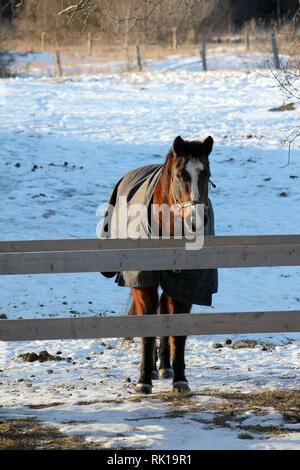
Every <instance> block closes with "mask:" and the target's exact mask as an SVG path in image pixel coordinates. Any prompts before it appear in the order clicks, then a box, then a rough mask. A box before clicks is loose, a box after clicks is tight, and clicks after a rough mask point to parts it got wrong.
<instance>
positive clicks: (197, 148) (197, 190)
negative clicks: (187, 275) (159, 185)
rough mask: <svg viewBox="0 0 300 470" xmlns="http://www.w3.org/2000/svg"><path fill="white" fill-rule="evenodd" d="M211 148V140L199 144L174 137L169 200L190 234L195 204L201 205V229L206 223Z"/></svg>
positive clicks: (194, 225)
mask: <svg viewBox="0 0 300 470" xmlns="http://www.w3.org/2000/svg"><path fill="white" fill-rule="evenodd" d="M212 147H213V139H212V137H210V136H209V137H207V138H206V139H205V140H204V141H203V142H201V141H187V140H183V139H182V138H181V137H180V136H178V137H176V139H175V140H174V143H173V148H172V151H173V165H172V177H171V191H172V196H173V199H174V202H175V203H176V205H177V208H178V210H179V211H180V213H181V215H182V216H184V218H185V220H186V221H188V224H189V227H190V228H191V229H192V231H193V232H194V231H195V230H196V210H197V207H199V206H197V205H198V204H203V205H204V225H205V224H206V223H207V210H208V185H209V182H210V169H209V158H208V157H209V154H210V153H211V151H212ZM212 184H213V183H212Z"/></svg>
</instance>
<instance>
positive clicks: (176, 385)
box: [173, 381, 191, 393]
mask: <svg viewBox="0 0 300 470" xmlns="http://www.w3.org/2000/svg"><path fill="white" fill-rule="evenodd" d="M190 391H191V389H190V387H189V384H188V383H187V382H184V381H179V382H173V392H175V393H186V392H190Z"/></svg>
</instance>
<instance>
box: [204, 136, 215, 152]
mask: <svg viewBox="0 0 300 470" xmlns="http://www.w3.org/2000/svg"><path fill="white" fill-rule="evenodd" d="M213 144H214V139H213V138H212V137H211V136H208V137H206V139H205V140H204V141H203V145H204V148H205V153H206V155H209V154H210V152H211V151H212V148H213Z"/></svg>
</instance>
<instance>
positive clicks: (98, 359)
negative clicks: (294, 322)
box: [0, 53, 300, 450]
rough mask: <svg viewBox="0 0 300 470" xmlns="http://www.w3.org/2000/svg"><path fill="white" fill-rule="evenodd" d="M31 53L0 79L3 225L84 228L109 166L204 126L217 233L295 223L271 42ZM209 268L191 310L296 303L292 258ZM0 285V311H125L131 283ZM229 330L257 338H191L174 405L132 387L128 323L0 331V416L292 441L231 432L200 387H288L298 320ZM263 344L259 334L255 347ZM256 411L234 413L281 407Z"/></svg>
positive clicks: (81, 427) (110, 174)
mask: <svg viewBox="0 0 300 470" xmlns="http://www.w3.org/2000/svg"><path fill="white" fill-rule="evenodd" d="M42 60H44V62H45V63H46V64H48V65H47V67H48V68H47V70H46V72H45V68H43V67H39V65H35V66H34V68H30V67H29V65H28V64H30V63H31V62H32V60H29V59H28V63H27V66H26V67H27V68H26V70H25V71H24V73H23V74H21V75H19V76H17V77H16V78H12V79H4V80H1V83H0V87H1V88H0V107H1V120H0V126H1V127H0V143H1V161H0V165H1V172H0V193H1V201H2V205H1V213H0V234H1V236H0V237H1V239H2V240H13V239H15V240H17V239H19V240H21V239H43V238H45V239H47V238H93V237H95V236H96V227H97V224H98V222H99V217H97V215H96V211H97V207H98V205H99V204H103V203H105V202H106V201H107V200H108V197H109V195H110V192H111V190H112V188H113V186H114V184H115V183H116V182H117V180H118V179H119V178H120V177H121V176H122V175H123V174H124V173H125V172H127V171H128V170H130V169H133V168H136V167H138V166H142V165H144V164H149V163H156V162H157V163H160V162H163V160H164V157H165V155H166V153H167V152H168V149H169V147H170V146H171V144H172V142H173V140H174V138H175V137H176V136H177V135H181V136H182V137H183V138H185V139H195V138H201V139H202V138H205V137H206V136H207V135H212V136H213V138H214V141H215V144H214V150H213V153H212V156H211V170H212V180H213V181H214V183H216V185H217V187H216V189H212V190H211V199H212V202H213V205H214V209H215V217H216V233H217V234H218V235H256V234H258V235H260V234H297V233H299V226H300V211H299V202H300V188H299V178H300V163H299V156H300V155H299V154H300V152H299V143H298V142H294V144H293V147H292V152H291V161H290V163H289V165H286V164H287V159H288V152H287V145H286V144H285V143H284V138H285V136H286V134H287V133H288V132H289V130H290V129H292V128H293V127H295V126H296V125H297V123H299V114H300V110H299V106H296V109H295V110H294V111H284V112H270V111H269V109H270V108H272V107H276V106H280V105H281V104H282V103H283V101H285V97H284V95H283V94H282V93H281V92H280V90H279V89H278V87H276V84H275V83H274V80H273V78H272V75H271V73H270V71H269V70H268V67H267V66H266V63H267V60H268V58H266V57H265V56H262V55H260V56H259V55H258V54H257V55H256V56H255V57H253V55H252V57H251V56H249V54H244V55H242V54H239V55H238V56H234V55H233V54H229V53H224V54H223V55H221V54H219V55H215V56H211V57H208V65H209V66H210V65H211V66H212V64H214V66H213V68H214V70H211V69H210V71H208V72H206V73H204V72H202V71H201V63H200V62H199V60H198V59H197V58H195V57H190V58H181V57H179V56H177V57H176V56H172V57H169V58H167V59H166V60H161V61H158V60H156V61H149V62H147V63H146V64H144V70H143V72H136V71H133V72H131V73H120V71H122V68H121V69H120V70H116V71H115V72H110V73H100V72H95V73H84V74H82V75H78V76H76V75H73V74H71V73H70V74H68V73H67V74H66V75H65V76H64V77H62V78H61V79H56V78H55V77H54V76H53V69H52V68H51V67H52V64H51V58H49V56H48V55H47V54H45V55H42V56H41V57H39V58H38V64H39V63H40V62H41V61H42ZM245 64H246V65H245ZM258 64H259V65H258ZM119 65H120V64H119ZM114 67H115V68H116V69H117V67H118V64H114ZM258 67H261V68H258ZM262 67H265V68H262ZM110 70H112V69H110ZM25 72H26V73H25ZM16 164H17V165H16ZM219 278H220V281H219V284H220V287H219V293H218V294H216V295H215V296H214V299H213V306H212V307H210V308H209V307H197V306H196V307H193V312H208V313H214V312H226V311H228V312H230V311H231V312H235V311H256V310H297V309H299V302H300V298H299V280H300V268H299V267H280V268H251V269H250V268H249V269H223V270H219ZM0 286H1V300H0V314H6V315H7V318H9V319H14V318H19V317H22V318H43V317H45V318H46V317H67V316H88V315H98V314H102V315H123V314H126V311H127V308H128V289H124V288H119V287H118V286H117V285H116V284H114V282H113V281H112V280H109V279H105V278H104V277H102V276H101V275H100V274H97V273H92V274H90V273H89V274H86V273H82V274H67V275H64V274H58V275H35V276H31V275H30V276H29V275H27V276H2V277H1V278H0ZM0 321H1V320H0ZM230 338H231V339H232V341H233V342H237V341H240V340H242V339H255V340H256V341H257V346H256V347H255V348H241V349H233V348H231V347H230V346H224V347H223V348H221V349H215V348H213V347H212V343H213V342H221V343H222V344H224V340H225V337H224V336H191V337H189V338H188V341H187V348H186V367H187V376H188V379H189V383H190V387H191V389H192V391H194V392H195V395H193V396H192V397H191V398H190V404H189V405H180V406H179V405H178V406H179V407H178V408H177V412H176V408H174V405H172V402H168V401H163V400H162V399H160V398H158V397H155V395H154V396H153V397H150V396H149V397H148V396H147V397H143V396H140V397H138V396H137V395H136V393H135V392H134V386H133V385H134V381H136V380H137V379H138V369H139V359H140V349H139V340H138V339H136V341H135V343H134V344H132V345H124V344H123V343H122V340H121V339H113V338H111V339H104V340H102V339H101V338H100V339H99V338H98V339H92V340H76V341H75V340H74V341H71V340H60V341H59V340H57V341H34V342H19V343H17V342H15V343H10V342H0V369H1V371H0V382H1V391H0V394H1V408H0V419H2V418H16V419H20V418H23V417H24V416H27V417H36V418H37V419H39V420H41V421H42V422H43V423H47V424H55V425H56V426H57V427H58V428H59V429H60V430H61V431H62V432H64V433H67V434H79V435H83V436H84V438H85V439H86V440H87V441H90V442H95V441H100V442H102V443H103V446H104V448H114V447H116V448H136V447H138V448H141V447H142V448H146V449H156V450H163V449H174V450H177V449H207V450H208V449H249V450H254V449H300V440H299V425H297V424H288V430H287V431H286V433H284V434H283V435H279V436H276V437H272V438H267V437H266V435H264V436H263V437H261V436H260V435H257V434H254V438H253V439H241V438H239V433H240V431H239V428H238V426H237V423H232V422H231V423H230V424H231V425H230V427H218V426H216V425H214V424H212V423H213V416H214V411H213V409H212V408H211V406H212V405H213V404H214V403H216V402H217V401H218V400H219V399H217V398H214V397H212V396H210V394H209V392H214V391H240V392H245V393H246V392H261V391H264V390H296V389H299V341H300V334H299V333H290V334H264V335H262V334H257V335H254V334H252V335H231V336H230ZM262 344H269V345H271V347H270V349H268V350H267V351H262V349H261V345H262ZM108 346H109V347H108ZM42 350H47V351H48V352H49V353H51V354H54V355H55V354H56V353H57V351H61V353H62V354H61V356H62V357H63V358H64V359H63V360H61V361H52V362H46V363H40V362H33V363H28V362H25V361H23V360H22V359H20V358H18V355H19V354H22V353H24V352H31V351H35V352H37V353H39V352H40V351H42ZM67 358H71V359H68V360H67ZM87 358H88V359H87ZM127 378H130V379H131V381H127V382H126V379H127ZM169 391H171V382H170V381H169V380H160V381H154V387H153V392H154V394H155V393H158V392H164V393H165V392H169ZM197 393H201V395H199V394H197ZM205 393H206V394H205ZM50 405H52V406H50ZM197 407H198V408H199V410H197ZM192 408H193V409H192ZM265 411H266V413H265V414H264V415H263V416H257V415H256V414H253V413H250V412H246V411H245V413H244V414H243V418H246V421H247V422H248V423H249V424H251V425H256V424H262V423H263V424H264V425H269V424H271V425H274V424H275V425H276V424H281V425H283V426H284V422H283V418H282V415H281V414H279V413H278V412H276V411H275V410H274V409H272V408H270V409H268V410H265ZM247 413H248V414H247ZM244 423H245V421H244ZM293 429H294V431H293Z"/></svg>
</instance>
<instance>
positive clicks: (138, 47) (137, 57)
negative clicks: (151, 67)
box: [136, 45, 142, 72]
mask: <svg viewBox="0 0 300 470" xmlns="http://www.w3.org/2000/svg"><path fill="white" fill-rule="evenodd" d="M136 59H137V64H138V68H139V71H140V72H141V71H142V62H141V54H140V46H139V45H136Z"/></svg>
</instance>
